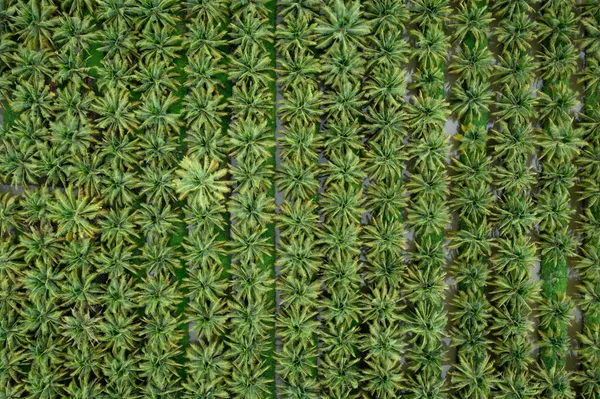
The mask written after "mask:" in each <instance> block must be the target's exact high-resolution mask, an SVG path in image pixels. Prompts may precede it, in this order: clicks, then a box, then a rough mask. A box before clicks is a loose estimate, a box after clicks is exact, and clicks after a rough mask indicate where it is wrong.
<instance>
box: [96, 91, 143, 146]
mask: <svg viewBox="0 0 600 399" xmlns="http://www.w3.org/2000/svg"><path fill="white" fill-rule="evenodd" d="M132 105H133V104H131V103H130V102H129V92H128V91H126V90H117V89H109V90H107V91H106V92H105V94H104V96H103V97H98V98H97V99H96V103H95V104H94V106H93V107H92V109H93V110H94V112H96V113H97V114H98V118H97V119H96V125H97V126H98V127H99V128H101V129H106V130H107V131H108V132H109V133H119V134H121V135H124V134H127V133H129V132H131V131H132V130H134V129H137V128H138V123H137V121H136V117H135V114H134V113H133V111H132V110H131V106H132Z"/></svg>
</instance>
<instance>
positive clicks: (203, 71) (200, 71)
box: [184, 54, 227, 93]
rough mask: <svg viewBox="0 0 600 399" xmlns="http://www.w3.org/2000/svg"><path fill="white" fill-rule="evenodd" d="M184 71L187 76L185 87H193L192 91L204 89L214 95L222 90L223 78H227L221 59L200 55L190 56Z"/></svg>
mask: <svg viewBox="0 0 600 399" xmlns="http://www.w3.org/2000/svg"><path fill="white" fill-rule="evenodd" d="M184 70H185V73H186V75H187V80H186V82H185V85H186V86H188V87H192V90H194V89H196V88H198V89H199V90H201V89H200V88H203V89H204V90H205V91H206V93H214V92H216V91H217V90H218V89H221V88H222V87H223V82H222V78H223V77H224V76H227V71H226V70H225V68H224V65H223V62H222V61H221V60H220V59H219V58H216V57H210V56H205V55H200V54H196V55H193V56H190V55H188V62H187V64H186V66H185V68H184Z"/></svg>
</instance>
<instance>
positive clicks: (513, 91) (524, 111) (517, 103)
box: [496, 85, 537, 126]
mask: <svg viewBox="0 0 600 399" xmlns="http://www.w3.org/2000/svg"><path fill="white" fill-rule="evenodd" d="M536 103H537V101H536V97H535V95H534V92H533V91H532V90H531V88H530V87H529V86H508V85H505V86H504V88H503V90H502V91H501V97H500V101H498V103H497V107H498V111H497V112H496V115H498V117H499V118H500V119H501V120H503V121H512V122H514V123H513V125H517V126H518V125H522V124H526V123H527V119H528V118H532V117H533V116H535V111H534V109H533V107H534V106H535V105H536Z"/></svg>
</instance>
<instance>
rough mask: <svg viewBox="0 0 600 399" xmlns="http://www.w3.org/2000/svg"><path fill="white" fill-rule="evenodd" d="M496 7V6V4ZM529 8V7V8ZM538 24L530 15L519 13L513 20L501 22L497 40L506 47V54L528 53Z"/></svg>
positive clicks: (496, 33) (497, 31) (497, 29)
mask: <svg viewBox="0 0 600 399" xmlns="http://www.w3.org/2000/svg"><path fill="white" fill-rule="evenodd" d="M494 6H496V4H494ZM527 7H529V6H527ZM535 26H536V23H535V22H533V21H532V20H531V18H530V17H529V15H528V14H526V13H523V14H521V13H518V14H515V16H514V17H513V18H510V19H504V20H502V21H500V25H499V26H498V27H497V28H496V32H495V35H496V37H497V40H498V41H499V42H500V43H502V44H503V45H504V48H505V49H506V51H505V53H506V52H511V51H512V52H513V53H519V52H523V53H524V52H527V50H529V48H530V47H531V44H530V43H531V39H532V37H533V32H535Z"/></svg>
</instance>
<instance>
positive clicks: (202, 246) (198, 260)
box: [182, 229, 226, 300]
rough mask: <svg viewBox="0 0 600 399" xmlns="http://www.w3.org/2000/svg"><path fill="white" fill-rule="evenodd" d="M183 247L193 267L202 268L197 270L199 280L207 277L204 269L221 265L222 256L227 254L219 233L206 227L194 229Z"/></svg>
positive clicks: (186, 238) (186, 257) (185, 239)
mask: <svg viewBox="0 0 600 399" xmlns="http://www.w3.org/2000/svg"><path fill="white" fill-rule="evenodd" d="M182 247H183V249H185V252H186V253H185V255H184V259H185V260H186V261H187V262H188V263H189V265H190V266H191V267H192V269H196V268H199V269H200V272H197V273H198V280H200V278H201V277H202V278H204V277H205V276H204V271H206V270H207V269H208V270H210V268H214V267H215V266H216V265H219V264H220V263H221V257H223V256H225V254H226V252H225V248H224V243H223V241H222V240H221V239H220V238H219V235H218V234H217V233H213V232H210V233H209V230H205V229H194V230H193V231H192V232H191V233H190V234H188V235H187V236H186V237H185V238H184V241H183V243H182ZM207 276H213V274H207ZM198 280H196V281H198ZM200 293H201V292H200ZM211 297H212V295H211ZM200 299H201V298H199V299H198V300H200Z"/></svg>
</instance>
